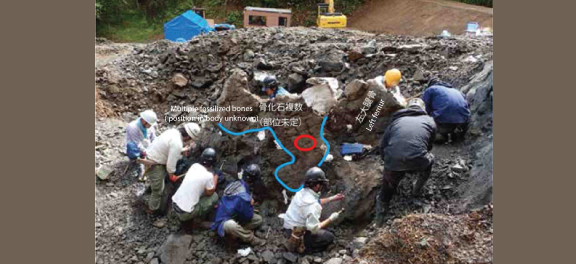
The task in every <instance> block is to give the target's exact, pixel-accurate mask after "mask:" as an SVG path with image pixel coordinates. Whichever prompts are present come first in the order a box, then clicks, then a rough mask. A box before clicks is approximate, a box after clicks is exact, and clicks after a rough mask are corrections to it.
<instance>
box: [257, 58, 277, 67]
mask: <svg viewBox="0 0 576 264" xmlns="http://www.w3.org/2000/svg"><path fill="white" fill-rule="evenodd" d="M254 65H255V66H256V69H258V70H273V69H276V68H277V66H276V65H274V64H272V63H270V62H268V61H266V60H264V59H262V58H259V59H256V60H255V61H254Z"/></svg>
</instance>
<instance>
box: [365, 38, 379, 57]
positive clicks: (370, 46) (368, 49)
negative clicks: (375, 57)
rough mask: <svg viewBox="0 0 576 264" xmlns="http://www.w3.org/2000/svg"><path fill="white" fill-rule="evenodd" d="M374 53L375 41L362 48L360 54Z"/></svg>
mask: <svg viewBox="0 0 576 264" xmlns="http://www.w3.org/2000/svg"><path fill="white" fill-rule="evenodd" d="M375 52H376V40H371V41H370V42H368V44H366V45H364V46H362V53H364V54H372V53H375Z"/></svg>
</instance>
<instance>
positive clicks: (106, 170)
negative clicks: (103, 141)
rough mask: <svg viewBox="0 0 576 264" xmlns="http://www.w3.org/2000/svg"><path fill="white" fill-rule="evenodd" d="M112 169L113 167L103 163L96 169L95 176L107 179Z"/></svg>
mask: <svg viewBox="0 0 576 264" xmlns="http://www.w3.org/2000/svg"><path fill="white" fill-rule="evenodd" d="M113 171H114V168H112V167H111V166H108V165H104V166H102V167H100V168H99V169H98V171H96V176H98V178H100V180H107V179H108V177H110V174H111V173H112V172H113Z"/></svg>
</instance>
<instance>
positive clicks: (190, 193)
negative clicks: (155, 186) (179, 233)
mask: <svg viewBox="0 0 576 264" xmlns="http://www.w3.org/2000/svg"><path fill="white" fill-rule="evenodd" d="M214 163H216V151H215V150H214V149H212V148H207V149H205V150H204V151H203V152H202V155H200V163H195V164H194V165H192V167H190V169H189V170H188V172H186V176H184V180H183V181H182V184H181V185H180V187H179V188H178V190H177V191H176V193H175V194H174V196H172V209H173V210H174V212H175V213H176V215H177V216H178V219H179V220H180V222H181V223H182V224H183V226H184V228H188V226H186V224H185V223H186V222H188V221H191V220H200V219H202V218H203V217H204V216H206V215H207V214H209V213H210V212H211V210H213V209H214V206H215V205H216V204H217V203H218V194H216V192H215V191H216V185H217V184H218V176H217V175H216V174H213V173H212V172H210V168H212V165H213V164H214ZM207 224H208V223H203V225H202V226H201V227H203V228H209V226H207Z"/></svg>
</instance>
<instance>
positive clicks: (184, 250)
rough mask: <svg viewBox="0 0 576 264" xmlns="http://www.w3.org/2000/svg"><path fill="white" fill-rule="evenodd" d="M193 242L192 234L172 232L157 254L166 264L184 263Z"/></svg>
mask: <svg viewBox="0 0 576 264" xmlns="http://www.w3.org/2000/svg"><path fill="white" fill-rule="evenodd" d="M191 243H192V236H190V235H176V234H171V235H170V236H168V239H166V241H164V244H162V246H160V248H159V249H158V252H157V255H159V256H160V260H161V261H162V263H163V264H164V263H165V264H183V263H184V261H186V255H187V254H188V249H189V248H190V244H191Z"/></svg>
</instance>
